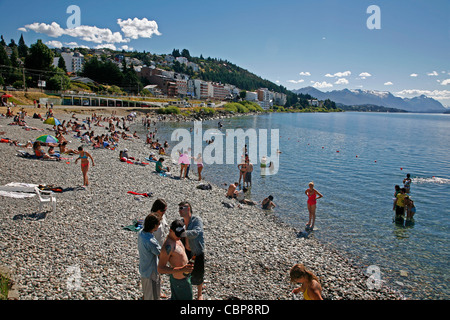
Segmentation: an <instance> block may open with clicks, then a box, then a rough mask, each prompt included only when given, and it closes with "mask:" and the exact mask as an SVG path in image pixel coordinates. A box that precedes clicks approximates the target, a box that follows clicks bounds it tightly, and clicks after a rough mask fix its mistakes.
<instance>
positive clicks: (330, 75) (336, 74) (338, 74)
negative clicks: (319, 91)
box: [325, 71, 352, 78]
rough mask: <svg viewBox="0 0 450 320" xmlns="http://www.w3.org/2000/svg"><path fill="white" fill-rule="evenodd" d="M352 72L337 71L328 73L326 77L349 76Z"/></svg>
mask: <svg viewBox="0 0 450 320" xmlns="http://www.w3.org/2000/svg"><path fill="white" fill-rule="evenodd" d="M351 74H352V73H351V72H350V71H344V72H336V73H335V74H330V73H327V74H326V75H325V77H328V78H334V77H337V78H343V77H348V76H349V75H351Z"/></svg>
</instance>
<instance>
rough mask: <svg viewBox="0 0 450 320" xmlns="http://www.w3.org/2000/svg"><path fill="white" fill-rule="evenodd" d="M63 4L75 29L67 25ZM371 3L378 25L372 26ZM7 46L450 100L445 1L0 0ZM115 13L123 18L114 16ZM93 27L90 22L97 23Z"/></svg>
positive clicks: (290, 84) (449, 25) (448, 7)
mask: <svg viewBox="0 0 450 320" xmlns="http://www.w3.org/2000/svg"><path fill="white" fill-rule="evenodd" d="M70 5H77V6H78V7H79V8H80V19H79V21H80V24H81V27H82V28H81V27H78V28H75V29H76V30H73V29H69V27H70V26H68V25H67V19H68V18H69V17H70V16H71V14H70V13H66V11H67V8H68V7H69V6H70ZM370 5H376V6H378V8H379V12H380V15H379V22H380V26H381V29H369V28H368V27H367V20H368V19H370V18H371V17H372V14H373V11H370V13H367V9H368V7H369V6H370ZM0 12H2V13H3V14H2V19H0V33H1V34H2V35H3V37H4V38H5V41H6V42H7V43H9V42H10V39H14V40H15V41H16V42H18V40H19V38H20V35H21V34H23V35H24V39H25V42H26V43H27V45H31V44H33V43H35V42H36V40H37V39H42V40H43V41H44V43H47V44H48V45H49V46H50V47H52V46H53V47H54V46H60V45H63V46H70V45H74V43H76V44H77V45H79V46H87V47H90V48H94V47H96V46H105V45H106V46H111V47H115V48H117V49H118V50H121V48H122V47H123V48H125V49H126V50H137V51H144V50H145V51H147V52H152V53H158V54H162V53H170V52H172V50H173V49H174V48H177V49H180V50H181V49H184V48H186V49H188V50H189V51H190V53H191V55H193V56H200V54H202V55H203V56H204V57H215V58H222V59H226V60H228V61H230V62H232V63H234V64H237V65H239V66H241V67H243V68H245V69H247V70H249V71H251V72H253V73H255V74H257V75H259V76H261V77H263V78H265V79H268V80H270V81H273V82H276V83H278V84H281V85H283V86H285V87H287V88H288V89H298V88H302V87H306V86H314V87H316V88H318V89H319V90H322V91H330V90H340V89H343V88H349V89H367V90H381V91H390V92H392V93H393V94H395V95H399V96H403V97H412V96H417V95H420V94H426V95H428V96H431V97H433V98H435V99H438V100H439V101H441V102H442V103H443V104H444V105H445V106H450V1H448V0H433V1H423V0H407V1H406V0H395V1H392V0H390V1H384V0H383V1H381V0H372V1H365V0H358V1H356V0H353V1H350V0H341V1H337V0H307V1H300V0H295V1H294V0H289V1H288V0H279V1H272V0H270V1H269V0H258V1H256V0H244V1H242V0H241V1H235V0H229V1H222V2H221V1H211V0H198V1H197V0H192V1H178V0H172V1H161V0H158V1H156V0H145V1H144V0H142V1H133V0H130V1H123V0H122V1H114V0H110V1H92V0H91V1H45V0H41V1H33V2H32V1H0ZM119 19H120V20H119ZM94 27H96V28H94Z"/></svg>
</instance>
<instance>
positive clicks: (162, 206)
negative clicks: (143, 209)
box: [151, 199, 169, 246]
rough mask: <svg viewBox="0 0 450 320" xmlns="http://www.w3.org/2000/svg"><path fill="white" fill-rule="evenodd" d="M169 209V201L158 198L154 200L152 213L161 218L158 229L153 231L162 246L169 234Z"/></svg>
mask: <svg viewBox="0 0 450 320" xmlns="http://www.w3.org/2000/svg"><path fill="white" fill-rule="evenodd" d="M166 211H167V203H166V201H164V200H163V199H156V200H155V202H153V205H152V209H151V214H152V215H154V216H156V217H157V218H158V219H159V220H160V224H159V227H158V229H157V230H156V231H155V232H153V235H154V236H155V238H156V240H157V241H158V243H159V245H160V246H162V245H163V243H164V241H165V240H166V237H167V235H168V234H169V224H168V223H167V220H166V217H165V215H164V214H165V213H166Z"/></svg>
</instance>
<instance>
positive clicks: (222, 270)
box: [0, 109, 402, 300]
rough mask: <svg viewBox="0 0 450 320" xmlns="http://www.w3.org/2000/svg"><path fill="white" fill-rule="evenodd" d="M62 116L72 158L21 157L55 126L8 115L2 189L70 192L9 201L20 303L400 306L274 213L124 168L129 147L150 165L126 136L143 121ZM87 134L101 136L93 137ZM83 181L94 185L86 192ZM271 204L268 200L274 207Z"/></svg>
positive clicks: (216, 190) (7, 252)
mask: <svg viewBox="0 0 450 320" xmlns="http://www.w3.org/2000/svg"><path fill="white" fill-rule="evenodd" d="M54 111H56V112H55V113H56V114H55V116H57V117H61V118H63V119H60V120H66V124H67V123H68V122H69V121H70V125H69V127H67V126H65V130H66V132H67V133H64V135H65V139H67V140H68V141H69V142H68V143H70V144H72V145H75V146H73V147H72V149H71V150H72V151H73V150H75V151H79V152H78V153H69V154H61V155H60V157H61V158H62V161H46V160H37V159H28V158H23V157H19V156H17V154H18V151H19V150H23V149H26V147H25V145H24V144H22V142H26V141H33V140H34V139H35V138H36V137H37V135H39V134H42V132H37V131H41V130H43V131H47V130H48V131H50V130H54V129H50V128H51V127H49V126H48V125H46V124H43V122H42V120H41V119H39V118H36V119H35V118H32V117H29V116H25V117H24V118H23V120H24V123H25V125H26V126H20V125H9V124H10V123H11V122H12V121H11V119H10V118H6V117H1V118H0V126H1V127H0V132H2V134H1V135H2V138H10V139H11V140H14V141H16V144H11V143H0V162H1V163H2V175H1V177H0V183H1V185H5V184H7V183H10V182H24V183H30V184H37V185H54V186H60V187H61V188H62V190H63V192H61V193H57V194H56V197H57V210H56V212H53V211H47V212H45V213H41V212H37V207H38V205H37V204H38V200H36V199H34V198H31V199H30V198H25V199H16V198H10V197H2V202H3V203H2V211H1V213H0V215H1V219H0V229H1V230H2V231H1V232H0V251H1V252H2V254H1V257H0V265H4V266H7V267H8V268H9V269H10V270H12V271H13V280H14V281H15V283H16V285H17V287H18V291H19V298H20V299H23V300H31V299H126V300H135V299H143V298H145V299H147V298H148V299H161V298H162V299H166V298H165V297H167V298H172V299H177V298H178V299H205V300H221V299H228V298H230V297H237V298H239V299H243V300H244V299H245V300H260V299H266V300H279V299H281V300H288V299H291V298H292V296H293V295H294V296H296V294H297V293H302V294H303V297H304V298H305V299H308V298H310V299H401V298H402V297H401V296H400V295H399V294H398V293H396V292H394V291H392V290H391V289H390V288H389V287H388V286H386V285H384V284H381V285H379V286H375V287H374V286H368V285H367V281H369V280H370V275H367V274H365V273H364V271H363V270H361V269H360V268H359V267H356V266H355V265H354V264H353V263H352V262H351V261H349V260H348V259H347V258H345V257H344V256H343V255H342V254H341V253H340V252H337V251H335V250H334V249H332V248H330V247H328V246H327V245H325V244H323V243H320V242H319V241H317V239H315V238H314V237H308V238H298V237H296V234H297V230H295V229H294V228H292V227H290V226H288V225H286V224H285V223H283V222H281V221H279V220H278V219H277V218H276V217H275V215H273V214H272V213H271V212H270V211H269V210H262V209H261V207H260V206H254V205H245V204H242V205H241V206H240V209H238V208H237V207H225V206H224V205H223V202H224V201H227V197H226V190H224V189H222V188H221V187H216V186H213V187H212V188H211V189H206V190H205V189H199V188H197V186H198V183H199V182H198V180H194V179H184V180H180V179H176V178H171V177H167V176H164V175H160V174H158V173H157V172H156V171H155V169H156V166H155V163H153V162H149V163H144V165H140V166H139V165H130V164H129V163H127V162H122V161H118V160H117V159H118V157H117V154H118V153H119V151H118V149H124V148H127V149H128V150H129V151H130V154H132V155H133V156H134V157H135V158H136V159H145V158H147V157H148V146H147V145H146V144H145V141H144V140H141V139H138V138H136V137H133V135H130V134H128V133H127V132H128V131H127V132H125V134H124V135H122V134H120V133H119V132H116V131H118V130H117V129H119V127H125V128H127V127H128V128H129V126H130V124H129V123H131V125H135V124H134V122H133V121H134V119H128V118H127V117H126V116H125V117H124V118H125V121H127V125H128V126H126V125H125V121H123V124H122V123H121V122H122V121H121V119H120V118H119V117H118V116H117V115H114V117H113V118H114V120H112V121H110V120H111V117H104V116H96V118H95V120H94V119H93V117H92V116H91V115H89V116H88V117H86V118H90V119H89V120H90V122H89V124H88V123H87V122H86V120H84V119H83V120H81V121H80V120H78V121H77V120H76V118H78V117H81V116H80V115H75V116H74V115H67V114H62V113H61V114H57V111H58V110H57V109H55V110H54ZM118 118H119V119H118ZM75 122H76V124H75ZM108 124H109V125H108ZM111 124H112V125H113V126H111ZM82 125H84V126H85V128H86V129H81V130H80V129H79V128H78V131H73V130H74V128H75V130H77V126H82ZM113 127H114V128H113ZM27 128H28V129H27ZM29 128H34V129H29ZM36 129H38V130H36ZM84 130H86V132H89V133H91V132H92V131H95V134H94V135H91V136H89V135H88V137H85V135H84V133H83V131H84ZM79 131H81V132H80V133H79ZM124 131H125V130H124ZM48 133H50V132H48ZM78 139H79V140H78ZM88 139H89V140H90V142H88ZM17 141H18V143H17ZM77 145H78V146H77ZM79 146H82V150H78V147H79ZM119 146H120V148H119ZM30 149H31V148H30ZM166 151H167V150H166ZM160 157H161V158H163V157H164V155H161V156H160ZM88 159H89V160H91V161H90V162H91V164H92V168H89V166H90V164H89V161H88ZM94 159H95V166H94ZM73 160H74V161H73ZM78 161H80V162H81V163H80V164H79V163H78ZM74 162H76V163H77V166H76V167H75V166H74ZM86 162H87V163H88V164H87V165H86ZM141 164H142V163H141ZM79 165H81V169H82V170H81V174H80V167H79ZM87 169H89V171H88V170H87ZM81 176H82V177H83V180H81ZM88 176H89V179H88ZM82 181H83V185H85V186H87V185H88V186H89V187H86V188H77V186H80V185H81V182H82ZM313 190H314V189H313ZM128 191H132V192H134V194H131V195H130V194H129V193H128ZM137 194H146V195H150V194H151V196H146V197H144V196H139V195H137ZM307 195H308V194H307ZM316 195H317V194H316ZM308 196H310V195H308ZM312 197H313V196H312V195H311V199H312ZM319 197H320V196H319ZM272 200H273V197H271V198H269V197H268V198H267V199H265V200H264V201H263V204H264V205H265V206H266V207H269V208H273V207H275V204H274V203H273V201H272ZM311 201H312V200H311ZM137 219H140V220H144V223H143V229H142V230H141V231H139V232H132V231H129V230H126V229H124V228H123V226H125V225H127V224H129V223H130V222H131V221H134V220H137ZM311 219H312V220H311V224H312V225H313V223H314V220H313V216H311ZM295 284H301V285H300V286H296V285H295ZM193 288H194V289H193ZM194 293H196V294H194Z"/></svg>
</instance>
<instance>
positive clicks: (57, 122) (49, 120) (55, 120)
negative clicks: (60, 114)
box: [44, 117, 61, 126]
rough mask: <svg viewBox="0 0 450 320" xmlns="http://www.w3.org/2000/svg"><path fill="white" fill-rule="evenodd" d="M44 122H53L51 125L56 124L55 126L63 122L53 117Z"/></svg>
mask: <svg viewBox="0 0 450 320" xmlns="http://www.w3.org/2000/svg"><path fill="white" fill-rule="evenodd" d="M44 123H46V124H51V125H54V126H59V125H60V124H61V121H59V120H58V119H56V118H53V117H52V118H48V119H46V120H45V121H44Z"/></svg>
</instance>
